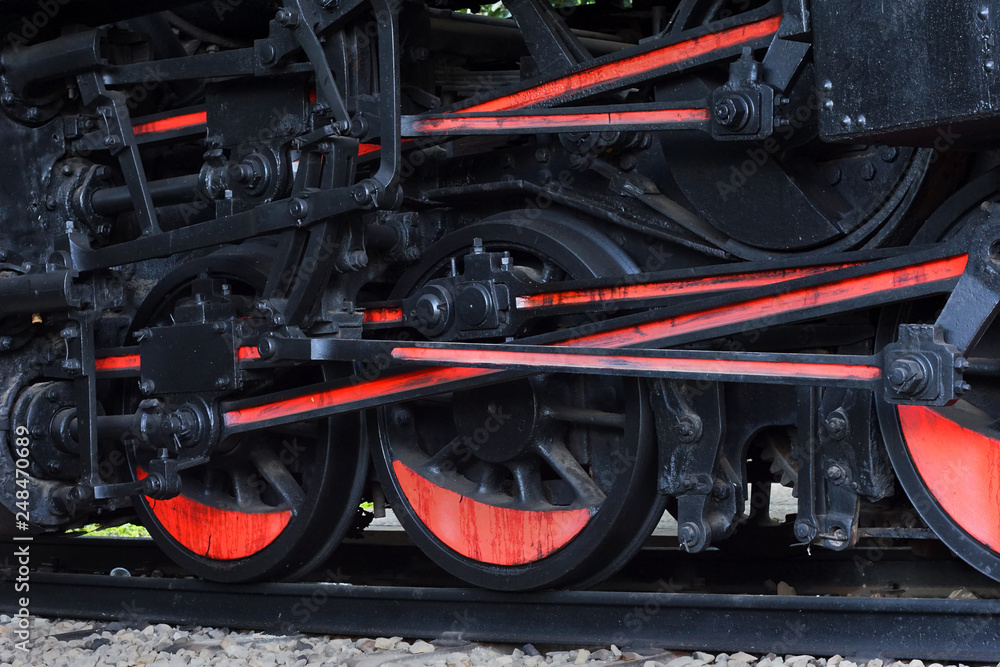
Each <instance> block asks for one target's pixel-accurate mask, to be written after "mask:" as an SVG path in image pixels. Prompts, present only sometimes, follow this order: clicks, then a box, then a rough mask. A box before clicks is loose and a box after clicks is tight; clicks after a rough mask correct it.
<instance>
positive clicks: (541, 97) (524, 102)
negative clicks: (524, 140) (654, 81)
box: [463, 16, 782, 111]
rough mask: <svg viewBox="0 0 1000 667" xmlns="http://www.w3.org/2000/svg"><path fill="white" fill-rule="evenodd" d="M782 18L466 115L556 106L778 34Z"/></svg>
mask: <svg viewBox="0 0 1000 667" xmlns="http://www.w3.org/2000/svg"><path fill="white" fill-rule="evenodd" d="M781 19H782V17H781V16H772V17H771V18H767V19H764V20H762V21H757V22H755V23H749V24H747V25H743V26H739V27H736V28H730V29H728V30H723V31H721V32H717V33H712V34H708V35H703V36H701V37H696V38H694V39H690V40H687V41H685V42H679V43H677V44H671V45H670V46H664V47H663V48H661V49H656V50H655V51H650V52H649V53H643V54H640V55H636V56H632V57H629V58H622V59H620V60H615V61H613V62H609V63H605V64H603V65H597V66H595V67H590V68H588V69H585V70H583V71H581V72H575V73H573V74H570V75H568V76H564V77H562V78H559V79H556V80H554V81H548V82H546V83H543V84H540V85H538V86H534V87H533V88H528V89H527V90H522V91H519V92H516V93H512V94H510V95H505V96H503V97H498V98H496V99H492V100H489V101H487V102H483V103H481V104H476V105H474V106H471V107H467V108H466V109H463V111H506V110H509V109H523V108H525V107H529V106H532V105H534V104H540V103H542V102H552V101H554V100H557V99H559V98H560V97H563V96H565V95H567V94H570V93H574V92H580V91H585V90H586V89H587V88H592V87H594V86H597V85H601V84H605V83H608V82H615V81H620V80H623V79H627V78H629V77H632V76H635V75H636V74H638V73H641V72H646V71H649V70H654V69H658V68H661V67H666V66H668V65H676V64H677V63H681V62H684V61H685V60H690V59H692V58H698V57H699V56H704V55H707V54H709V53H712V52H713V51H719V50H721V49H727V48H730V47H733V46H737V45H739V44H746V43H747V42H752V41H754V40H756V39H760V38H762V37H767V36H769V35H773V34H775V33H776V32H778V27H779V26H780V25H781Z"/></svg>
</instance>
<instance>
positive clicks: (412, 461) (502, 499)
mask: <svg viewBox="0 0 1000 667" xmlns="http://www.w3.org/2000/svg"><path fill="white" fill-rule="evenodd" d="M475 238H481V239H482V240H483V244H484V247H485V250H486V251H487V252H494V251H508V252H510V253H511V257H512V265H513V266H512V270H515V271H522V272H523V274H524V275H530V276H532V277H533V278H534V279H536V280H538V281H539V282H548V281H557V280H564V279H570V278H586V277H596V276H607V275H621V274H624V273H629V272H635V270H636V269H635V266H634V264H633V263H632V261H631V260H630V259H629V258H628V257H627V256H625V255H624V254H623V253H621V251H619V250H618V249H617V248H616V247H614V246H613V245H611V244H609V242H608V240H607V239H606V238H604V237H603V236H602V235H600V234H598V233H596V232H594V231H591V230H588V229H587V228H586V227H584V226H581V225H580V223H579V221H572V220H569V219H567V218H563V217H559V216H555V215H550V216H546V218H545V219H542V220H535V221H532V222H531V223H530V224H526V223H525V221H524V218H523V217H520V218H519V217H518V216H516V215H508V216H498V217H495V218H491V219H489V220H487V221H484V222H482V223H480V224H477V225H474V226H471V227H469V228H466V229H464V230H462V231H460V232H456V233H454V234H452V235H450V236H448V237H446V238H445V239H443V240H442V241H441V242H440V243H439V244H438V246H436V247H435V248H434V249H432V253H433V257H429V258H427V259H426V260H425V261H424V262H423V263H422V265H421V266H419V267H416V268H415V269H414V270H413V271H411V272H410V273H409V274H408V275H407V276H406V277H405V278H404V280H403V281H401V283H400V293H399V294H397V295H395V296H402V295H405V294H408V293H410V292H411V291H412V290H414V289H415V288H417V287H419V286H421V285H423V284H425V283H426V282H427V281H428V280H430V279H432V278H435V277H438V276H439V275H441V274H442V272H443V271H446V270H447V267H448V266H450V263H451V261H452V259H453V258H454V259H456V260H457V261H459V262H460V261H461V258H462V257H463V256H464V255H465V254H467V253H468V252H469V250H470V249H471V248H472V245H473V239H475ZM579 323H580V321H579V320H578V319H573V320H572V321H561V322H545V323H541V324H540V325H539V326H540V327H542V328H544V329H548V330H551V329H554V328H558V327H560V326H569V325H572V324H579ZM537 330H538V329H536V331H537ZM648 412H649V408H648V406H647V398H646V393H645V389H644V387H643V385H642V384H641V383H640V382H638V381H634V380H623V379H620V378H600V377H583V376H568V375H559V374H545V375H536V376H532V377H527V378H524V379H520V380H515V381H510V382H505V383H500V384H496V385H491V386H486V387H481V388H477V389H473V390H469V391H462V392H455V393H450V394H442V395H440V396H436V397H434V398H432V399H427V400H420V401H412V402H407V403H402V404H399V405H395V406H392V407H389V408H385V409H381V410H379V411H378V413H377V428H378V431H379V436H380V445H381V446H380V449H379V451H378V452H376V455H375V461H376V466H377V468H378V472H379V475H380V478H381V480H382V483H383V486H384V488H385V489H386V492H387V495H388V498H389V500H390V503H391V505H392V507H393V508H394V509H395V511H396V513H397V515H398V516H399V519H400V521H401V522H402V523H403V526H404V527H405V528H406V530H407V532H408V533H409V534H410V536H411V537H412V538H413V540H414V541H415V542H416V543H417V544H418V545H419V546H420V547H421V548H422V549H423V550H424V551H425V552H426V553H427V554H428V555H429V556H430V557H431V558H433V559H434V560H435V561H436V562H437V563H439V564H440V565H441V566H442V567H444V568H445V569H446V570H448V571H449V572H451V573H453V574H455V575H456V576H458V577H460V578H462V579H464V580H466V581H469V582H471V583H473V584H476V585H479V586H484V587H489V588H494V589H500V590H528V589H537V588H544V587H551V586H569V585H588V584H592V583H595V582H597V581H599V580H600V579H602V578H604V577H606V576H608V575H609V574H611V573H613V572H614V571H615V570H617V569H618V568H619V567H621V566H622V565H624V563H626V562H627V561H628V559H629V558H631V556H632V555H634V553H635V551H636V550H637V549H639V548H640V547H641V545H642V543H643V541H644V540H645V538H646V537H648V535H649V533H650V532H651V531H652V528H653V526H655V524H656V521H657V520H658V519H659V518H660V516H662V514H663V503H664V499H663V498H662V497H661V496H659V495H658V494H657V493H656V483H655V465H654V463H655V446H654V443H653V437H652V424H651V418H650V416H649V415H648Z"/></svg>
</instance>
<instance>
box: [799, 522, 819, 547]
mask: <svg viewBox="0 0 1000 667" xmlns="http://www.w3.org/2000/svg"><path fill="white" fill-rule="evenodd" d="M815 536H816V529H815V528H813V527H812V526H811V525H809V524H808V523H806V522H805V521H796V522H795V538H796V539H797V540H798V541H799V542H811V541H812V539H813V538H814V537H815Z"/></svg>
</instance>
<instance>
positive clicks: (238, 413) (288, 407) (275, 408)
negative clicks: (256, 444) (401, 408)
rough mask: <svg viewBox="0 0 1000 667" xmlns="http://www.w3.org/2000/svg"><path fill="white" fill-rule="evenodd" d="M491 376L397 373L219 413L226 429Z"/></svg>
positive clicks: (448, 371) (462, 371)
mask: <svg viewBox="0 0 1000 667" xmlns="http://www.w3.org/2000/svg"><path fill="white" fill-rule="evenodd" d="M495 372H496V371H483V370H482V369H479V368H429V369H425V370H420V371H411V372H409V373H400V374H398V375H391V376H389V377H384V378H379V379H378V380H372V381H371V382H363V383H361V384H358V385H355V386H351V387H335V388H333V389H327V390H325V391H319V392H316V393H313V394H304V395H302V396H295V397H292V398H286V399H284V400H280V401H275V402H273V403H265V404H263V405H254V406H250V407H247V408H240V409H238V410H231V411H229V412H226V413H223V420H224V421H225V423H226V426H239V425H240V424H253V423H256V422H260V421H264V420H267V419H271V418H274V417H287V416H289V415H298V414H304V413H308V412H312V411H313V410H321V409H323V408H328V407H333V406H335V405H340V404H342V403H350V402H353V401H361V400H365V399H368V398H377V397H379V396H382V395H384V394H393V393H399V392H403V391H407V390H408V389H421V388H423V387H427V386H429V385H432V384H438V383H439V382H452V381H455V380H464V379H466V378H472V377H480V376H482V375H488V374H490V373H495Z"/></svg>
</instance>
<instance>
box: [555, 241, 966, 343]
mask: <svg viewBox="0 0 1000 667" xmlns="http://www.w3.org/2000/svg"><path fill="white" fill-rule="evenodd" d="M968 260H969V256H968V255H959V256H957V257H949V258H946V259H937V260H932V261H929V262H924V263H923V264H918V265H916V266H906V267H902V268H898V269H888V270H885V271H879V272H877V273H874V274H871V275H867V276H857V277H855V278H845V279H844V280H837V281H834V282H832V283H829V284H827V285H820V286H818V287H805V288H802V289H797V290H792V291H790V292H786V293H785V294H775V295H773V296H766V297H761V298H758V299H752V300H750V301H746V302H744V303H740V304H734V305H726V306H718V307H716V308H709V309H707V310H700V311H695V312H693V313H687V314H685V315H677V316H675V317H668V318H665V319H662V320H658V321H655V322H648V323H645V324H637V325H634V326H628V327H623V328H621V329H613V330H611V331H605V332H601V333H597V334H591V335H589V336H583V337H581V338H574V339H572V340H569V341H565V342H562V343H557V345H579V346H582V347H608V348H615V347H625V346H628V345H641V344H643V343H647V342H654V341H657V340H660V339H663V338H669V337H671V336H679V335H682V334H686V333H692V332H697V331H705V330H706V329H714V328H716V327H722V326H727V325H730V324H739V323H743V322H752V321H754V320H759V319H761V318H764V317H768V316H771V315H780V314H782V313H789V312H796V311H800V310H806V309H807V308H814V307H816V306H828V305H831V304H835V303H842V302H844V301H850V300H851V299H854V298H857V297H862V296H866V295H869V294H879V293H881V292H891V291H892V290H897V289H903V288H905V287H913V286H916V285H925V284H927V283H934V282H940V281H943V280H950V279H952V278H957V277H959V276H961V275H962V272H963V271H965V265H966V263H967V262H968Z"/></svg>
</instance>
